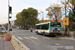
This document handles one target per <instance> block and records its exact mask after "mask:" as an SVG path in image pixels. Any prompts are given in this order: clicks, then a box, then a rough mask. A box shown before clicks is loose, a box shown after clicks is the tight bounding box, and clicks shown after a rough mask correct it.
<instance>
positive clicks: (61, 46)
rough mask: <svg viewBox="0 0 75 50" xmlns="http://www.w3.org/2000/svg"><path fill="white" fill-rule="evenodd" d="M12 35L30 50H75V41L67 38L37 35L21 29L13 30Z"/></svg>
mask: <svg viewBox="0 0 75 50" xmlns="http://www.w3.org/2000/svg"><path fill="white" fill-rule="evenodd" d="M11 33H12V34H13V36H15V37H16V38H17V39H18V40H20V41H21V42H22V43H23V44H25V45H26V46H27V47H28V48H30V50H75V40H72V39H66V38H65V37H50V36H43V35H37V34H36V33H35V32H30V31H29V30H20V29H13V31H11Z"/></svg>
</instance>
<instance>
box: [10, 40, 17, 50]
mask: <svg viewBox="0 0 75 50" xmlns="http://www.w3.org/2000/svg"><path fill="white" fill-rule="evenodd" d="M11 44H12V45H13V47H14V49H15V50H16V46H15V45H14V43H13V42H12V40H11Z"/></svg>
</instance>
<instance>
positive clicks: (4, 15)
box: [0, 0, 60, 24]
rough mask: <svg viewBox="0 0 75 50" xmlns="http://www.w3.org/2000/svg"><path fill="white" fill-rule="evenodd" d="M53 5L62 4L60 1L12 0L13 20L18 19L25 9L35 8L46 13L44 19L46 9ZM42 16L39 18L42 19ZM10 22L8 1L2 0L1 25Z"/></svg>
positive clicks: (0, 4)
mask: <svg viewBox="0 0 75 50" xmlns="http://www.w3.org/2000/svg"><path fill="white" fill-rule="evenodd" d="M53 3H60V0H10V6H11V7H12V20H15V19H16V17H15V16H16V14H17V13H18V12H21V11H22V10H23V9H26V8H28V7H33V8H35V9H37V10H38V11H39V12H40V11H43V12H44V17H46V16H47V11H45V9H46V8H48V7H49V6H50V5H51V4H53ZM41 16H42V14H40V15H39V16H38V18H41ZM7 22H8V0H0V24H4V23H7Z"/></svg>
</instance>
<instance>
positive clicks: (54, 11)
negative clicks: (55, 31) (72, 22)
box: [46, 4, 62, 19]
mask: <svg viewBox="0 0 75 50" xmlns="http://www.w3.org/2000/svg"><path fill="white" fill-rule="evenodd" d="M46 11H48V14H53V15H55V16H57V18H58V19H60V18H61V17H62V16H61V7H60V5H59V4H53V5H51V6H49V7H48V8H47V9H46ZM59 12H60V15H59ZM57 14H58V15H57ZM48 16H49V15H48Z"/></svg>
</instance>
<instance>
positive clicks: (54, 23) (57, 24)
mask: <svg viewBox="0 0 75 50" xmlns="http://www.w3.org/2000/svg"><path fill="white" fill-rule="evenodd" d="M51 27H61V23H60V22H51Z"/></svg>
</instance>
